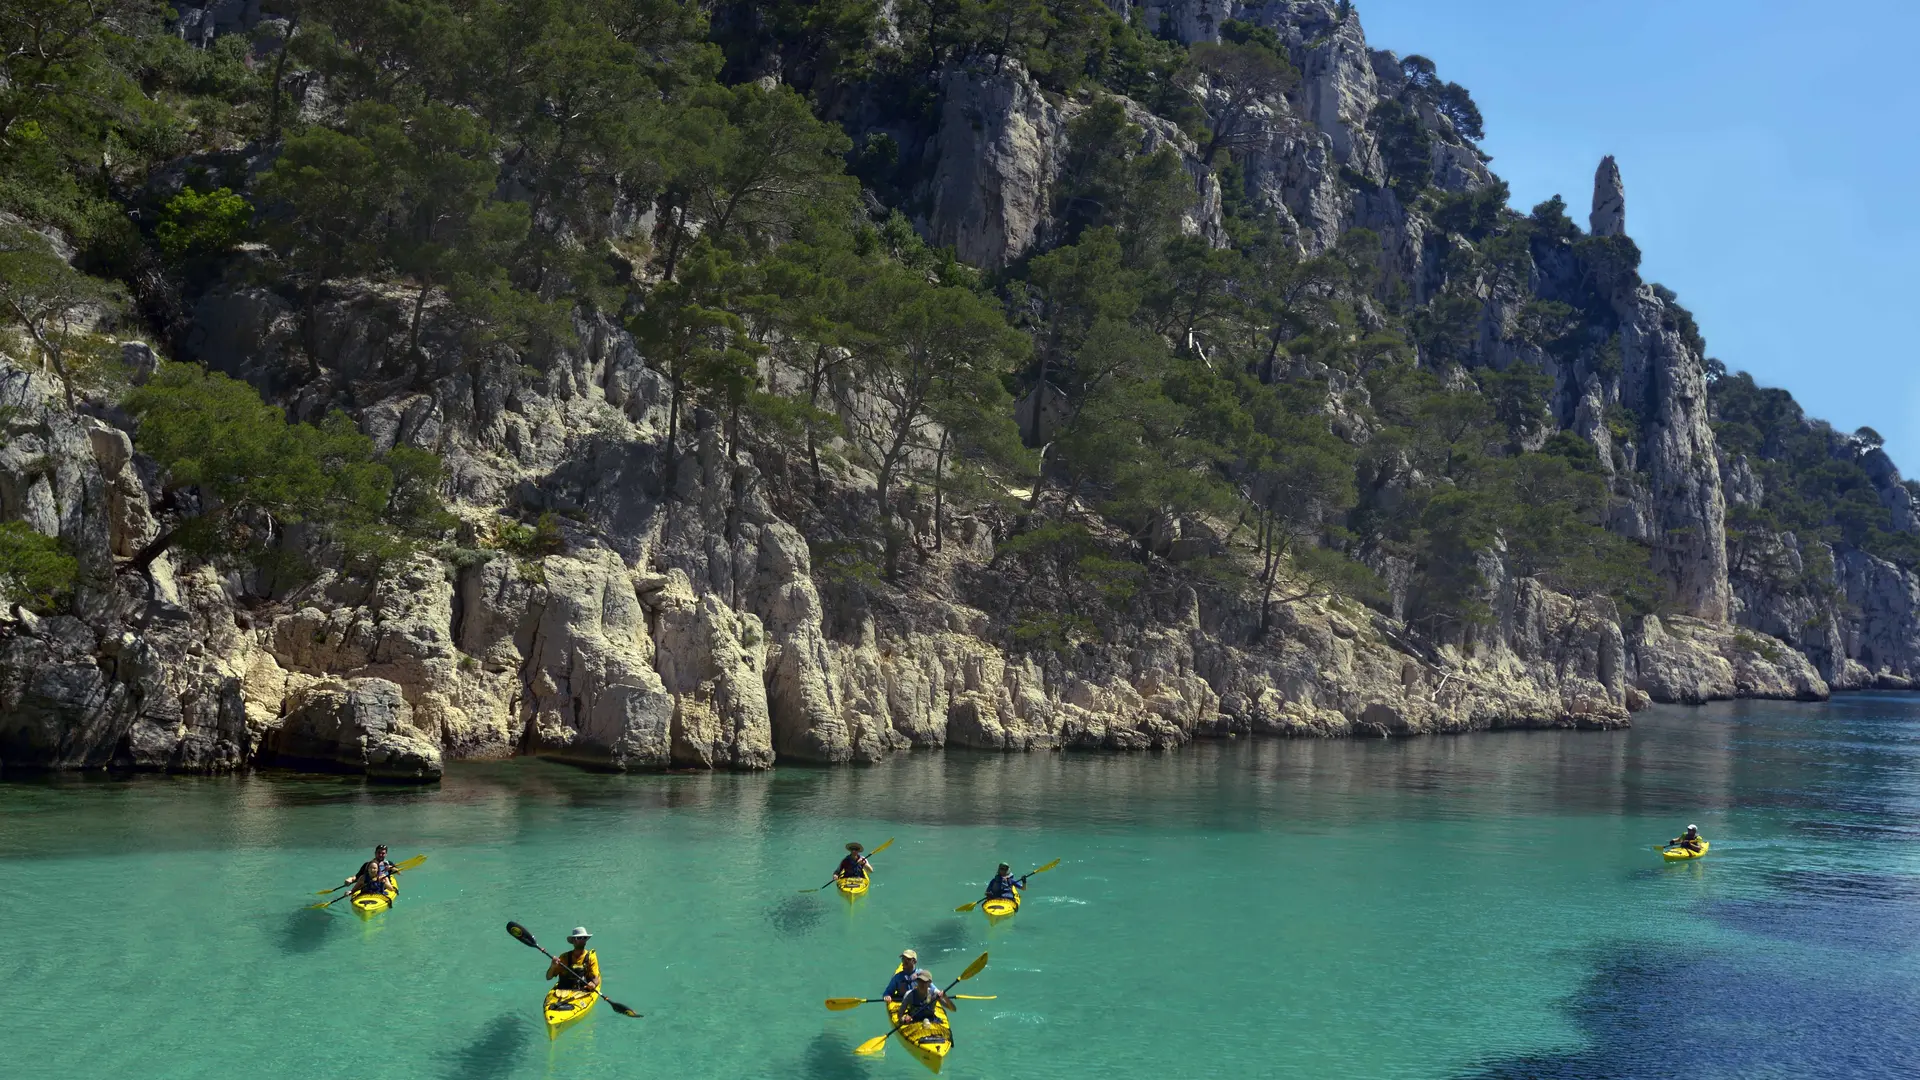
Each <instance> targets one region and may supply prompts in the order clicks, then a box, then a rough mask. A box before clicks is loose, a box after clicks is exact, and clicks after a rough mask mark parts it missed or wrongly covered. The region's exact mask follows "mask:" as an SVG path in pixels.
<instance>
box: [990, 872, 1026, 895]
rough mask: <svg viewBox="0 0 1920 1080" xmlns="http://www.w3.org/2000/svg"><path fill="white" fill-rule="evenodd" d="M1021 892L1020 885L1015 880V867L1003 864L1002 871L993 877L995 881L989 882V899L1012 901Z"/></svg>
mask: <svg viewBox="0 0 1920 1080" xmlns="http://www.w3.org/2000/svg"><path fill="white" fill-rule="evenodd" d="M1019 891H1020V883H1019V882H1018V881H1015V880H1014V877H1013V867H1011V866H1008V865H1007V864H1006V863H1001V864H1000V869H999V870H998V871H997V872H996V873H995V874H994V875H993V880H992V881H989V882H987V899H989V900H1012V899H1015V896H1016V894H1017V893H1018V892H1019Z"/></svg>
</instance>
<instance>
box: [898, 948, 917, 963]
mask: <svg viewBox="0 0 1920 1080" xmlns="http://www.w3.org/2000/svg"><path fill="white" fill-rule="evenodd" d="M900 959H902V960H918V959H920V954H919V953H917V952H914V951H913V950H912V949H901V950H900Z"/></svg>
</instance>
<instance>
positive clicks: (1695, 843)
mask: <svg viewBox="0 0 1920 1080" xmlns="http://www.w3.org/2000/svg"><path fill="white" fill-rule="evenodd" d="M1667 846H1668V847H1683V848H1686V849H1687V850H1688V851H1699V850H1701V848H1702V847H1703V846H1704V845H1703V844H1702V842H1701V840H1700V826H1698V825H1689V826H1687V831H1686V832H1684V833H1682V834H1680V836H1679V837H1677V838H1675V839H1673V840H1669V841H1667Z"/></svg>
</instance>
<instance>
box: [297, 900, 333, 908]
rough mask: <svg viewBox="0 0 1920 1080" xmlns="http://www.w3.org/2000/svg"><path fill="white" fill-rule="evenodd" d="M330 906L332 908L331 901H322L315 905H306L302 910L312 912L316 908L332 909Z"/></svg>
mask: <svg viewBox="0 0 1920 1080" xmlns="http://www.w3.org/2000/svg"><path fill="white" fill-rule="evenodd" d="M332 906H333V901H332V900H322V901H320V902H319V903H317V904H308V905H307V906H306V908H305V909H304V910H307V911H313V910H316V909H318V908H326V907H332Z"/></svg>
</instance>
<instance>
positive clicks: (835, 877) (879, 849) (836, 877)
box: [800, 838, 893, 893]
mask: <svg viewBox="0 0 1920 1080" xmlns="http://www.w3.org/2000/svg"><path fill="white" fill-rule="evenodd" d="M892 846H893V840H892V838H888V840H887V842H886V843H884V844H881V845H880V846H879V847H877V848H874V849H873V850H872V851H869V852H867V853H866V854H865V855H864V856H862V857H863V858H868V859H871V858H873V857H874V856H875V855H878V854H880V853H881V852H883V851H885V850H887V849H888V848H890V847H892ZM839 880H840V875H839V874H835V875H833V876H832V877H831V878H828V879H827V883H826V884H825V885H822V886H820V889H826V888H831V887H832V885H833V883H834V882H836V881H839ZM820 889H801V890H800V891H801V892H802V893H816V892H819V891H820Z"/></svg>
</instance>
